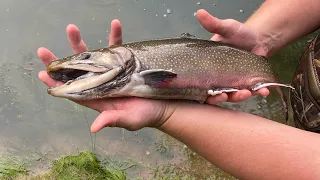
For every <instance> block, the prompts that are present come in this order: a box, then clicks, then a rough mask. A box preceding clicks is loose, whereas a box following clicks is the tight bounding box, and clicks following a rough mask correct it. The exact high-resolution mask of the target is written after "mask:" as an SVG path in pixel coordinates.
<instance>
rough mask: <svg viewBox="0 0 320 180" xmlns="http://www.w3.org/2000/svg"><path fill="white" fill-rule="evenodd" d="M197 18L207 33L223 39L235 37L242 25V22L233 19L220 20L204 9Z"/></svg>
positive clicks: (198, 13) (199, 11) (198, 12)
mask: <svg viewBox="0 0 320 180" xmlns="http://www.w3.org/2000/svg"><path fill="white" fill-rule="evenodd" d="M196 17H197V19H198V20H199V22H200V24H201V25H202V26H203V27H204V28H205V29H206V30H207V31H209V32H211V33H214V34H218V35H220V36H223V37H231V36H233V35H234V34H235V33H236V32H237V31H238V30H239V28H240V25H241V23H240V22H238V21H236V20H232V19H226V20H220V19H218V18H216V17H214V16H212V15H211V14H209V13H208V12H207V11H205V10H203V9H200V10H198V11H197V14H196ZM216 37H219V36H216Z"/></svg>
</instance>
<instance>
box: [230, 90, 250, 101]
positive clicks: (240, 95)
mask: <svg viewBox="0 0 320 180" xmlns="http://www.w3.org/2000/svg"><path fill="white" fill-rule="evenodd" d="M251 96H252V93H251V92H250V91H249V90H247V89H244V90H240V91H238V92H232V93H230V94H229V97H228V102H241V101H244V100H246V99H248V98H249V97H251Z"/></svg>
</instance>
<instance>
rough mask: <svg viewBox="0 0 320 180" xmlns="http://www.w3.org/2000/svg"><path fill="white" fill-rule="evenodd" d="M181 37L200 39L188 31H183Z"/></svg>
mask: <svg viewBox="0 0 320 180" xmlns="http://www.w3.org/2000/svg"><path fill="white" fill-rule="evenodd" d="M180 38H189V39H198V38H197V37H196V36H195V35H192V34H190V33H186V32H184V33H182V34H181V35H180Z"/></svg>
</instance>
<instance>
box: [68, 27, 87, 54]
mask: <svg viewBox="0 0 320 180" xmlns="http://www.w3.org/2000/svg"><path fill="white" fill-rule="evenodd" d="M66 31H67V34H68V40H69V43H70V46H71V48H72V51H73V53H75V54H78V53H81V52H84V51H87V50H88V48H87V45H86V44H85V43H84V41H83V40H82V38H81V35H80V31H79V29H78V27H77V26H75V25H74V24H69V25H68V26H67V28H66Z"/></svg>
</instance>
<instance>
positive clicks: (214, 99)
mask: <svg viewBox="0 0 320 180" xmlns="http://www.w3.org/2000/svg"><path fill="white" fill-rule="evenodd" d="M227 100H228V95H227V94H226V93H222V94H219V95H215V96H209V97H208V99H207V100H206V103H208V104H212V105H216V104H219V103H221V102H224V101H227Z"/></svg>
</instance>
